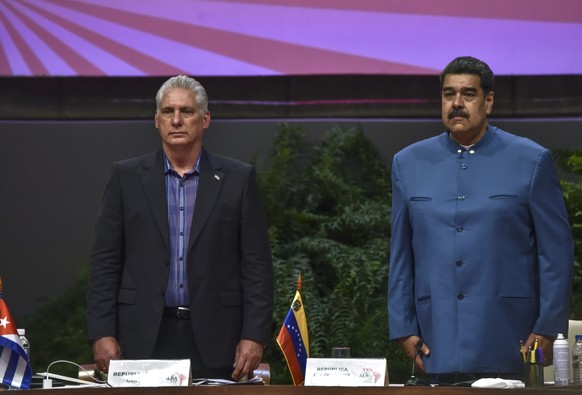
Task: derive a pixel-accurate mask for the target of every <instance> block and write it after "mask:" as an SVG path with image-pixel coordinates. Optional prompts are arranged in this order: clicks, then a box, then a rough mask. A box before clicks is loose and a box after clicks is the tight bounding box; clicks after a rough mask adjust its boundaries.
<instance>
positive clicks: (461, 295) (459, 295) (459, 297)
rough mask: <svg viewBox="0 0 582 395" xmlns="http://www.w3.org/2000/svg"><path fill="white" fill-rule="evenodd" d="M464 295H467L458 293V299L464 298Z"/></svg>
mask: <svg viewBox="0 0 582 395" xmlns="http://www.w3.org/2000/svg"><path fill="white" fill-rule="evenodd" d="M464 297H465V295H463V294H461V293H460V294H458V295H457V299H459V300H463V298H464Z"/></svg>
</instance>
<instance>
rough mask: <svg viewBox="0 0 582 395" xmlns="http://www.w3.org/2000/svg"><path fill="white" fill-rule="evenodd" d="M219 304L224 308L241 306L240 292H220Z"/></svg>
mask: <svg viewBox="0 0 582 395" xmlns="http://www.w3.org/2000/svg"><path fill="white" fill-rule="evenodd" d="M220 304H221V305H223V306H224V307H232V306H241V305H242V294H241V293H240V292H221V293H220Z"/></svg>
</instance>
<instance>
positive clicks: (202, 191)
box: [188, 148, 224, 250]
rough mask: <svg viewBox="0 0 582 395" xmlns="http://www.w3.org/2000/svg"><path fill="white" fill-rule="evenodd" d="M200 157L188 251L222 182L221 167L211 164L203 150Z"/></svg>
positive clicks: (222, 173)
mask: <svg viewBox="0 0 582 395" xmlns="http://www.w3.org/2000/svg"><path fill="white" fill-rule="evenodd" d="M200 154H201V155H202V156H201V157H200V176H199V178H198V192H197V194H196V203H195V206H194V215H193V216H192V226H191V228H190V240H189V243H188V250H190V249H191V248H192V246H193V245H194V241H196V239H197V238H198V235H199V234H200V231H201V230H202V227H203V226H204V224H205V223H206V220H207V219H208V216H209V215H210V212H211V211H212V208H213V207H214V203H215V202H216V199H217V198H218V193H219V192H220V188H221V187H222V183H223V182H224V172H223V171H222V169H221V167H220V166H218V165H215V164H214V163H212V158H211V155H210V154H208V152H207V151H206V150H205V149H204V148H203V149H202V151H201V153H200Z"/></svg>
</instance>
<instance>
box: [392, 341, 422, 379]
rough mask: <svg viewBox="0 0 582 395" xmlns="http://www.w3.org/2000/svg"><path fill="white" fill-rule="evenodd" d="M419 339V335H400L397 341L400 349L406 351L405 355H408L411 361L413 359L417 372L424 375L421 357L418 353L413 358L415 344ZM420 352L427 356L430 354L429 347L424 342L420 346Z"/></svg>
mask: <svg viewBox="0 0 582 395" xmlns="http://www.w3.org/2000/svg"><path fill="white" fill-rule="evenodd" d="M419 340H420V337H418V336H416V335H414V336H407V337H401V338H400V339H398V343H399V344H400V347H402V349H403V350H404V352H405V353H406V356H407V357H408V359H410V360H411V361H412V360H413V359H414V363H415V364H416V368H417V369H418V371H419V373H420V374H423V375H424V374H425V371H424V363H423V362H422V358H421V357H420V355H418V356H416V359H415V355H416V345H417V343H418V341H419ZM420 352H421V353H422V354H424V355H426V356H428V355H429V354H430V348H429V347H428V346H427V345H426V343H425V344H423V345H422V347H421V348H420Z"/></svg>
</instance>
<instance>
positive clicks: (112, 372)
mask: <svg viewBox="0 0 582 395" xmlns="http://www.w3.org/2000/svg"><path fill="white" fill-rule="evenodd" d="M107 383H108V384H109V385H111V386H112V387H186V386H189V385H192V373H191V369H190V360H189V359H176V360H160V359H138V360H127V359H120V360H112V361H111V362H110V363H109V373H108V375H107Z"/></svg>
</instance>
